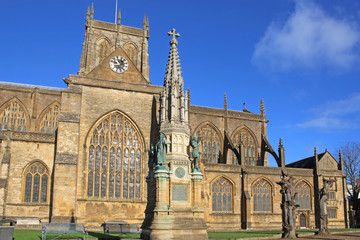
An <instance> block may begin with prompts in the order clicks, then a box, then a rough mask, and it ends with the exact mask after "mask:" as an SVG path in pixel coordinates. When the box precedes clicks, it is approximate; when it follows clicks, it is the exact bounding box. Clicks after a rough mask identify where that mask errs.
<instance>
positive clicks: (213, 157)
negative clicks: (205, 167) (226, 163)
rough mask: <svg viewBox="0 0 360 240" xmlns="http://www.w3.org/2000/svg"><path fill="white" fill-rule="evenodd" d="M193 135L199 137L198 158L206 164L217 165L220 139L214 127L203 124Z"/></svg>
mask: <svg viewBox="0 0 360 240" xmlns="http://www.w3.org/2000/svg"><path fill="white" fill-rule="evenodd" d="M195 135H196V136H198V137H199V141H200V146H199V151H200V158H201V159H204V160H205V162H207V163H218V158H219V151H220V138H219V135H218V134H217V132H216V131H215V129H214V127H212V126H211V125H210V124H205V125H203V126H201V127H200V128H199V129H198V130H197V131H196V133H195Z"/></svg>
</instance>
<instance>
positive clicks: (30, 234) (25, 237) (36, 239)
mask: <svg viewBox="0 0 360 240" xmlns="http://www.w3.org/2000/svg"><path fill="white" fill-rule="evenodd" d="M57 236H59V235H55V234H49V235H47V237H46V239H52V238H55V237H57ZM72 236H75V237H77V238H82V237H83V236H84V235H83V234H72ZM110 236H111V238H110V239H114V240H115V239H121V237H122V238H139V234H126V235H125V234H123V235H121V234H112V235H110ZM13 237H14V240H41V231H37V230H15V231H14V236H13ZM103 237H104V234H103V232H89V236H88V238H89V239H103ZM69 238H71V239H73V238H74V237H71V235H63V236H61V237H60V238H57V239H69Z"/></svg>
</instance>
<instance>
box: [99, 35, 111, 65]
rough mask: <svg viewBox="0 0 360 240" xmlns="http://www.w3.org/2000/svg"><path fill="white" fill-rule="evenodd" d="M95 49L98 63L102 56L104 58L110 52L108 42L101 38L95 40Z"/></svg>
mask: <svg viewBox="0 0 360 240" xmlns="http://www.w3.org/2000/svg"><path fill="white" fill-rule="evenodd" d="M97 51H98V54H97V55H98V62H99V63H100V62H101V61H102V60H104V58H106V57H107V56H108V55H109V53H110V43H109V42H108V41H107V40H106V39H104V38H102V39H100V40H99V41H98V42H97Z"/></svg>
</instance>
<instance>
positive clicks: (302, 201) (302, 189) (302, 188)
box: [295, 181, 310, 209]
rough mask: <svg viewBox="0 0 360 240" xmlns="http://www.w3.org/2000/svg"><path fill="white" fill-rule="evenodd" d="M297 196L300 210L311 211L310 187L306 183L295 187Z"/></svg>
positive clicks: (302, 182)
mask: <svg viewBox="0 0 360 240" xmlns="http://www.w3.org/2000/svg"><path fill="white" fill-rule="evenodd" d="M295 191H296V192H297V195H296V196H295V201H296V204H298V205H299V208H298V209H310V187H309V185H307V184H306V183H305V182H304V181H301V182H300V183H298V184H297V185H296V187H295Z"/></svg>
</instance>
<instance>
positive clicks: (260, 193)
mask: <svg viewBox="0 0 360 240" xmlns="http://www.w3.org/2000/svg"><path fill="white" fill-rule="evenodd" d="M253 197H254V212H271V186H270V184H269V183H268V182H267V181H265V180H264V179H261V180H260V181H258V182H256V183H255V184H254V185H253Z"/></svg>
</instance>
